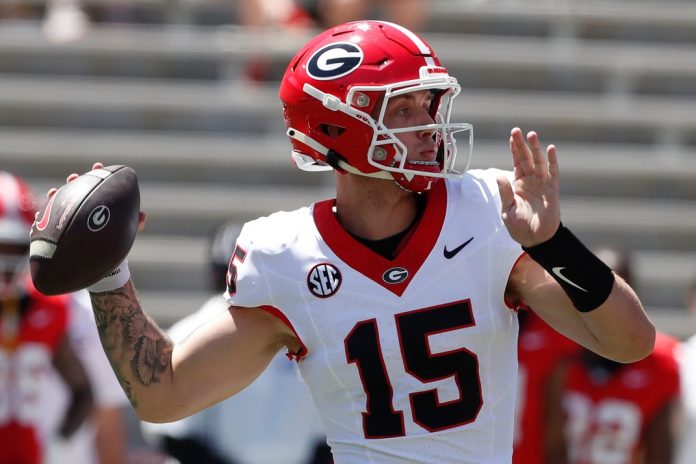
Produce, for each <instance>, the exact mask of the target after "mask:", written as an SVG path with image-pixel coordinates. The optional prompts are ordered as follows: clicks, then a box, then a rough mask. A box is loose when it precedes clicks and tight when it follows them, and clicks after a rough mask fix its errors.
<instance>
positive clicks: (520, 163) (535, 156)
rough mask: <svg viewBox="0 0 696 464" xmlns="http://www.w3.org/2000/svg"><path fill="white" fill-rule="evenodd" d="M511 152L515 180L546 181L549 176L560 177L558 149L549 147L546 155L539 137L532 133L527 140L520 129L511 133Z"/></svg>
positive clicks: (517, 128)
mask: <svg viewBox="0 0 696 464" xmlns="http://www.w3.org/2000/svg"><path fill="white" fill-rule="evenodd" d="M510 151H511V153H512V159H513V166H514V170H515V178H519V177H522V176H535V177H538V178H541V179H545V178H546V177H548V176H551V177H554V176H557V175H558V158H557V156H556V147H555V146H554V145H549V146H548V147H547V148H546V154H544V150H543V149H542V147H541V142H540V140H539V135H538V134H537V133H536V132H534V131H530V132H528V133H527V138H526V140H525V137H524V136H523V134H522V130H521V129H520V128H519V127H515V128H514V129H512V131H511V132H510Z"/></svg>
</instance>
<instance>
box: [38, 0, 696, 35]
mask: <svg viewBox="0 0 696 464" xmlns="http://www.w3.org/2000/svg"><path fill="white" fill-rule="evenodd" d="M30 1H35V2H36V1H37V0H30ZM83 4H85V5H87V6H88V8H90V9H92V10H95V11H96V12H97V13H99V12H102V11H104V10H106V11H108V9H109V6H110V5H114V4H116V3H115V2H114V3H110V2H103V1H100V0H83ZM119 6H120V7H121V8H120V10H121V11H122V12H123V11H125V15H126V18H127V19H129V20H131V21H141V22H145V23H160V24H162V23H175V22H180V23H187V24H190V23H197V24H213V25H220V24H229V23H231V22H235V21H237V18H236V17H235V9H234V8H233V7H232V6H231V5H230V3H229V2H228V1H224V0H203V1H196V2H174V3H172V2H162V1H156V0H128V2H126V5H125V7H124V5H123V3H122V2H119ZM429 11H430V13H431V18H430V21H429V24H428V29H429V30H439V31H443V30H444V31H460V32H467V31H475V32H484V33H486V32H487V33H491V32H492V31H494V32H497V33H499V32H506V33H508V34H512V33H514V34H517V35H540V36H561V37H563V36H566V35H568V34H574V35H578V36H581V37H611V38H630V39H643V40H647V39H650V40H665V41H667V40H669V41H696V31H695V30H694V28H693V24H694V23H696V7H695V6H694V5H693V4H692V3H691V2H688V1H686V0H681V1H680V0H669V1H664V2H648V1H638V2H626V1H612V0H586V1H583V2H573V1H560V2H554V1H546V0H537V1H525V2H524V4H523V5H522V4H521V3H520V2H519V0H492V1H486V2H482V1H480V0H432V1H431V2H430V7H429ZM129 12H130V14H129ZM374 13H377V14H379V10H377V11H375V12H374ZM122 14H124V13H122ZM97 16H98V15H97Z"/></svg>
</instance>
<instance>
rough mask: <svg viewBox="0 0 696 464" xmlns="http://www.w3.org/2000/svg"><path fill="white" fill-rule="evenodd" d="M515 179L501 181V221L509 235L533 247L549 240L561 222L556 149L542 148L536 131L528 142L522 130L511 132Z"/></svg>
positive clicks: (528, 136)
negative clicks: (512, 180)
mask: <svg viewBox="0 0 696 464" xmlns="http://www.w3.org/2000/svg"><path fill="white" fill-rule="evenodd" d="M510 152H511V153H512V162H513V166H514V174H515V180H514V182H512V183H510V180H509V179H508V178H507V177H504V176H501V177H499V178H498V188H499V189H500V197H501V200H502V218H503V222H504V223H505V226H506V227H507V229H508V232H509V233H510V236H512V238H514V239H515V240H516V241H517V242H519V243H520V244H521V245H522V246H525V247H530V246H533V245H537V244H539V243H542V242H545V241H546V240H548V239H550V238H551V237H552V236H553V234H554V233H555V232H556V230H557V229H558V226H559V224H560V222H561V209H560V205H559V192H558V187H559V172H558V158H557V157H556V147H555V146H554V145H549V146H548V147H546V152H545V153H544V150H543V149H542V148H541V145H540V143H539V136H538V135H537V133H536V132H529V133H528V134H527V139H526V140H525V138H524V135H523V134H522V130H520V128H519V127H515V128H514V129H512V131H511V133H510Z"/></svg>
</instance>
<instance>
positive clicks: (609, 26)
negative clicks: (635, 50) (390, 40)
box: [429, 0, 696, 43]
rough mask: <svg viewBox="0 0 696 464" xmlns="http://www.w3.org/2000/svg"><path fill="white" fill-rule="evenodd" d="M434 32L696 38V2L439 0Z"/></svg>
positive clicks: (690, 40)
mask: <svg viewBox="0 0 696 464" xmlns="http://www.w3.org/2000/svg"><path fill="white" fill-rule="evenodd" d="M431 11H432V13H433V18H432V21H431V22H430V25H429V28H430V29H432V30H444V31H458V32H461V33H477V34H486V33H487V34H491V33H493V34H510V35H519V36H524V35H526V36H542V37H549V38H555V39H563V38H574V37H579V38H600V39H614V40H617V39H619V40H635V41H656V42H684V43H694V42H696V29H694V27H693V24H694V23H695V22H696V5H694V4H693V2H689V1H686V0H676V1H675V0H672V1H665V2H655V1H637V2H628V1H612V0H586V1H582V2H574V1H560V2H554V1H544V0H541V1H528V2H524V4H522V3H520V2H519V1H518V0H495V1H485V2H482V1H477V0H435V1H434V2H433V8H432V10H431Z"/></svg>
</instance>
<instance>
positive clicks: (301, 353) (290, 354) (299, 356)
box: [259, 305, 308, 362]
mask: <svg viewBox="0 0 696 464" xmlns="http://www.w3.org/2000/svg"><path fill="white" fill-rule="evenodd" d="M259 309H262V310H264V311H266V312H269V313H271V314H273V315H274V316H275V317H277V318H278V319H280V320H281V321H282V322H283V324H285V325H286V326H288V327H289V328H290V330H292V333H294V334H295V337H297V340H298V341H299V342H300V345H302V346H301V347H300V349H299V350H297V351H296V352H295V353H293V352H291V351H288V352H287V357H288V358H290V360H293V359H294V360H295V361H297V362H300V361H301V360H302V358H304V357H305V356H306V355H307V351H308V350H307V346H306V345H305V344H304V342H303V341H302V338H300V335H299V334H298V333H297V331H296V330H295V327H293V326H292V323H291V322H290V320H289V319H288V318H287V316H286V315H285V314H283V311H281V310H280V309H278V308H276V307H275V306H269V305H263V306H259Z"/></svg>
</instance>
